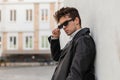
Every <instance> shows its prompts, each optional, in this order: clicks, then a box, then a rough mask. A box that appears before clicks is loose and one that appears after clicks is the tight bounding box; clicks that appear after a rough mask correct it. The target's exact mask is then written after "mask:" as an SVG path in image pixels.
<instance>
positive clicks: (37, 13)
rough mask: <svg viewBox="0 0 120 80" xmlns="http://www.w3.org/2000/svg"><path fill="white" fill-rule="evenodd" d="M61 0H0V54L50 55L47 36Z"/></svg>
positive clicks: (35, 58) (22, 58) (15, 57)
mask: <svg viewBox="0 0 120 80" xmlns="http://www.w3.org/2000/svg"><path fill="white" fill-rule="evenodd" d="M62 6H63V0H0V56H1V57H3V56H4V57H6V58H8V59H9V60H11V61H39V60H40V59H41V58H45V59H47V58H50V49H49V43H48V36H49V35H50V34H51V30H52V29H53V28H54V27H55V25H56V23H55V21H54V19H53V14H54V12H55V11H56V10H57V9H59V8H60V7H62Z"/></svg>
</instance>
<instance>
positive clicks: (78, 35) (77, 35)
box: [73, 28, 90, 39]
mask: <svg viewBox="0 0 120 80" xmlns="http://www.w3.org/2000/svg"><path fill="white" fill-rule="evenodd" d="M89 33H90V29H89V28H83V29H81V30H80V31H79V32H78V33H77V34H76V35H75V36H74V38H73V39H76V38H78V37H80V36H82V35H88V34H89Z"/></svg>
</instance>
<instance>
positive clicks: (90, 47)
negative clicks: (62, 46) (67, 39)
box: [66, 37, 95, 80]
mask: <svg viewBox="0 0 120 80" xmlns="http://www.w3.org/2000/svg"><path fill="white" fill-rule="evenodd" d="M94 57H95V44H94V41H93V40H92V39H91V37H82V38H81V39H79V41H78V43H77V45H76V49H75V55H74V58H73V61H72V65H71V67H70V72H69V74H68V77H67V79H66V80H84V79H83V78H84V76H85V74H86V73H87V72H88V71H89V69H90V67H91V64H92V63H93V62H94Z"/></svg>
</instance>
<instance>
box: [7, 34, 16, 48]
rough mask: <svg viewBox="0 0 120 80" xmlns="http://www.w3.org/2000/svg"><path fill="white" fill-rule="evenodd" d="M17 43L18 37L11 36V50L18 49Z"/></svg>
mask: <svg viewBox="0 0 120 80" xmlns="http://www.w3.org/2000/svg"><path fill="white" fill-rule="evenodd" d="M16 42H17V39H16V36H10V37H9V48H11V49H15V48H17V43H16Z"/></svg>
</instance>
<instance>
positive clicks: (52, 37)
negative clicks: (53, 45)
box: [51, 36, 59, 39]
mask: <svg viewBox="0 0 120 80" xmlns="http://www.w3.org/2000/svg"><path fill="white" fill-rule="evenodd" d="M51 39H59V37H54V36H51Z"/></svg>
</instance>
